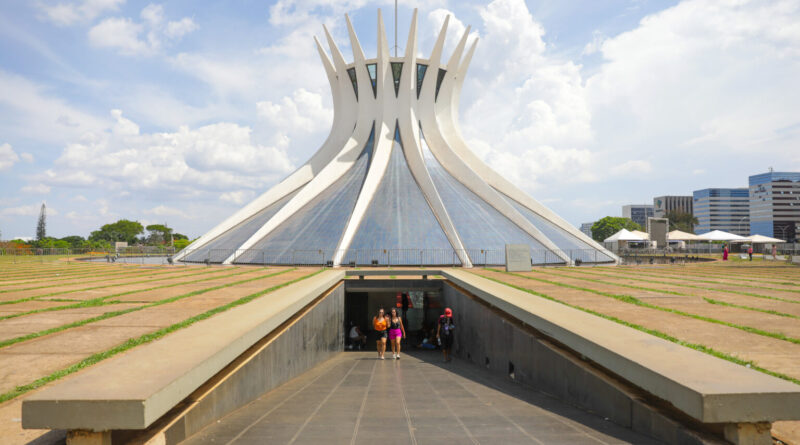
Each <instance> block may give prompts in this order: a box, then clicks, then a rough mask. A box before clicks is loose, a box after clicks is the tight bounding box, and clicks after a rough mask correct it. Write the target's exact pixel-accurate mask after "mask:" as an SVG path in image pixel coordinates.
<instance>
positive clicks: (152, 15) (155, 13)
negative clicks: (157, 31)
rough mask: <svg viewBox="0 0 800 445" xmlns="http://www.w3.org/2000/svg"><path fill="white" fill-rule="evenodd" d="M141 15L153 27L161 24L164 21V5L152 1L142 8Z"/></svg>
mask: <svg viewBox="0 0 800 445" xmlns="http://www.w3.org/2000/svg"><path fill="white" fill-rule="evenodd" d="M139 16H140V17H141V18H142V20H144V21H145V22H146V23H147V24H149V25H150V26H151V27H156V26H159V25H160V24H161V23H162V22H163V21H164V7H163V6H161V5H156V4H153V3H151V4H149V5H147V6H145V7H144V9H142V12H141V13H139Z"/></svg>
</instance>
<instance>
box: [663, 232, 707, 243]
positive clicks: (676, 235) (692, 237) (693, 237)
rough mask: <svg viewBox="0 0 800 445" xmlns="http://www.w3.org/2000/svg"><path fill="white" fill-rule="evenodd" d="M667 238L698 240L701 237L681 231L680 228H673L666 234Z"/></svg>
mask: <svg viewBox="0 0 800 445" xmlns="http://www.w3.org/2000/svg"><path fill="white" fill-rule="evenodd" d="M667 239H668V240H670V241H700V240H702V238H700V237H699V236H697V235H695V234H694V233H686V232H681V231H680V230H673V231H672V232H669V233H668V234H667Z"/></svg>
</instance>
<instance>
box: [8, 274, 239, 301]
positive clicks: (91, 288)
mask: <svg viewBox="0 0 800 445" xmlns="http://www.w3.org/2000/svg"><path fill="white" fill-rule="evenodd" d="M237 269H238V267H237ZM219 271H224V269H221V270H219ZM217 272H218V271H214V272H208V271H206V272H205V273H217ZM201 274H202V272H198V273H192V274H186V275H179V276H178V277H159V278H158V279H156V280H141V281H131V282H130V283H114V284H108V285H105V286H95V287H85V288H82V289H73V290H65V291H60V292H51V293H49V294H43V295H35V296H33V297H25V298H18V299H16V300H8V301H0V306H5V305H8V304H17V303H24V302H26V301H32V300H38V299H39V298H45V297H52V296H54V295H63V294H71V293H75V292H83V291H87V290H95V289H105V288H109V287H115V286H129V285H131V284H142V283H150V282H153V281H161V280H168V279H171V278H182V277H191V276H195V275H201Z"/></svg>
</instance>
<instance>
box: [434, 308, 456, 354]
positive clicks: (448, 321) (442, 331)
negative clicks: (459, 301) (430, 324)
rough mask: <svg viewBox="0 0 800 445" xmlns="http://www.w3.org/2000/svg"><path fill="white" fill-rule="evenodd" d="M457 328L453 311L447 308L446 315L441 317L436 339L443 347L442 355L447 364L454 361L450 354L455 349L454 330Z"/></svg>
mask: <svg viewBox="0 0 800 445" xmlns="http://www.w3.org/2000/svg"><path fill="white" fill-rule="evenodd" d="M455 328H456V324H455V323H454V322H453V310H452V309H450V308H446V309H445V310H444V315H441V316H440V317H439V326H437V327H436V338H437V339H438V340H439V346H441V347H442V354H444V361H445V362H449V361H450V360H452V358H451V357H450V352H451V349H452V348H453V330H454V329H455Z"/></svg>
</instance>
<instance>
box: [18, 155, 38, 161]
mask: <svg viewBox="0 0 800 445" xmlns="http://www.w3.org/2000/svg"><path fill="white" fill-rule="evenodd" d="M19 157H20V158H21V159H22V160H23V161H25V162H29V163H31V162H33V161H34V157H33V155H32V154H31V153H20V154H19Z"/></svg>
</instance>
